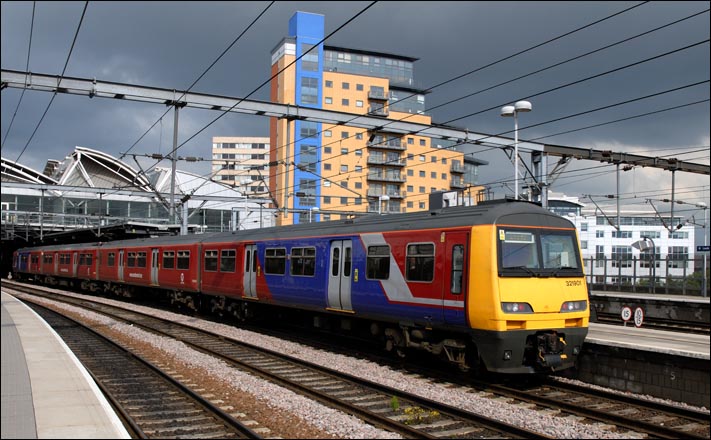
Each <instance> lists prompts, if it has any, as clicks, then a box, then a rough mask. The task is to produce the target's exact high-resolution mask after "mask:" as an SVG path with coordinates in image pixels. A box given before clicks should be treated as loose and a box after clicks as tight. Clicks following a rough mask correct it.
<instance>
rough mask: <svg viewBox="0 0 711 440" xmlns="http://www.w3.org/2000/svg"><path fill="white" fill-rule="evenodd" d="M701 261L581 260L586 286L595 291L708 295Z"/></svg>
mask: <svg viewBox="0 0 711 440" xmlns="http://www.w3.org/2000/svg"><path fill="white" fill-rule="evenodd" d="M702 258H703V257H702V256H697V257H695V258H688V257H686V258H681V257H668V256H667V257H664V258H657V259H656V260H655V261H654V262H653V263H652V261H651V260H649V259H646V258H643V259H639V258H627V259H617V258H609V257H597V258H596V257H590V258H584V259H583V261H584V263H585V277H586V279H587V282H588V285H589V286H590V288H591V289H594V290H603V291H605V290H611V291H622V292H649V293H664V294H678V295H698V296H709V292H708V291H707V292H703V291H702V282H703V262H702ZM708 275H709V274H708V273H707V274H706V276H707V279H708ZM652 280H654V282H652Z"/></svg>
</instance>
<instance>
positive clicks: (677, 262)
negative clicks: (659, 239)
mask: <svg viewBox="0 0 711 440" xmlns="http://www.w3.org/2000/svg"><path fill="white" fill-rule="evenodd" d="M688 259H689V248H687V247H685V246H669V247H668V248H667V263H668V264H669V267H670V268H672V269H674V268H675V269H679V268H682V267H686V262H687V260H688Z"/></svg>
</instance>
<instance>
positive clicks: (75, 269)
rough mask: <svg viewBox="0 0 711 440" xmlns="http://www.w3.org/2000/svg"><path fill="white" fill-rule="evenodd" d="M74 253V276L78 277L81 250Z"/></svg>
mask: <svg viewBox="0 0 711 440" xmlns="http://www.w3.org/2000/svg"><path fill="white" fill-rule="evenodd" d="M72 255H73V256H72V276H73V277H74V278H76V277H77V272H78V271H79V252H73V253H72Z"/></svg>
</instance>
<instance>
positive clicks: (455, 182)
mask: <svg viewBox="0 0 711 440" xmlns="http://www.w3.org/2000/svg"><path fill="white" fill-rule="evenodd" d="M449 186H450V188H452V189H464V188H466V187H467V184H466V183H464V181H462V180H460V179H452V181H451V182H450V183H449Z"/></svg>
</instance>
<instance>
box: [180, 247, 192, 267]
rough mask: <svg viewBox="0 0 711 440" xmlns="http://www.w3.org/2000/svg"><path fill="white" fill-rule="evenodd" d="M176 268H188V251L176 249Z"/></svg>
mask: <svg viewBox="0 0 711 440" xmlns="http://www.w3.org/2000/svg"><path fill="white" fill-rule="evenodd" d="M178 269H190V251H178Z"/></svg>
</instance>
